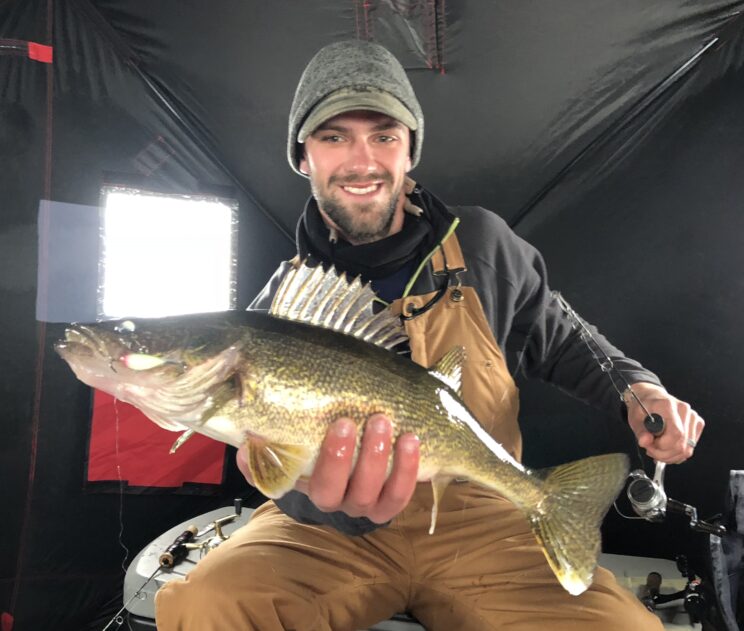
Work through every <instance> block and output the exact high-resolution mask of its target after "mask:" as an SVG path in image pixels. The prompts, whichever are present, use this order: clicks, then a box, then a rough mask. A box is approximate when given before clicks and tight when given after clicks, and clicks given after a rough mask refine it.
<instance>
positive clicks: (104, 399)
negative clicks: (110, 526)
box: [88, 390, 225, 488]
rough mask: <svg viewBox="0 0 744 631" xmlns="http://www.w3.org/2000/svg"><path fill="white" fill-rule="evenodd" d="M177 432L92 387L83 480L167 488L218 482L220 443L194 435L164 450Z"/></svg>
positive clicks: (221, 458)
mask: <svg viewBox="0 0 744 631" xmlns="http://www.w3.org/2000/svg"><path fill="white" fill-rule="evenodd" d="M117 418H118V421H117ZM117 425H118V432H117ZM117 433H118V445H117ZM178 436H179V434H178V433H177V432H168V431H166V430H164V429H161V428H160V427H158V426H157V425H156V424H155V423H153V422H152V421H151V420H150V419H148V418H147V417H146V416H145V415H144V414H142V412H140V411H139V410H138V409H137V408H135V407H133V406H131V405H129V404H128V403H122V402H121V401H116V400H115V399H114V398H113V397H112V396H111V395H109V394H106V393H104V392H100V391H98V390H96V391H95V394H94V398H93V422H92V424H91V435H90V451H89V454H88V481H89V482H100V481H118V480H120V479H121V480H125V481H126V482H127V484H128V485H129V486H142V487H167V488H173V487H179V486H181V485H183V484H184V483H186V482H191V483H199V484H220V483H221V482H222V476H223V468H224V464H225V445H224V443H220V442H217V441H215V440H212V439H210V438H207V437H206V436H201V435H199V434H195V435H194V436H192V437H191V438H190V439H189V440H187V441H186V442H185V443H184V444H183V445H181V447H180V448H179V449H178V451H177V452H176V453H175V454H170V453H169V451H170V448H171V446H172V445H173V443H174V442H175V440H176V438H178ZM117 465H118V466H117Z"/></svg>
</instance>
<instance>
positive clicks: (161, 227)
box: [99, 189, 236, 318]
mask: <svg viewBox="0 0 744 631" xmlns="http://www.w3.org/2000/svg"><path fill="white" fill-rule="evenodd" d="M102 206H103V208H102V222H101V228H102V235H101V238H102V250H101V261H100V265H101V267H100V272H101V273H100V275H99V278H100V283H101V285H100V287H99V311H100V315H101V316H102V317H104V318H120V317H161V316H167V315H180V314H186V313H204V312H208V311H223V310H227V309H231V308H233V307H234V303H235V291H234V287H235V265H234V257H235V253H234V251H233V249H234V244H235V242H236V239H235V230H236V209H235V207H234V206H231V205H229V204H228V203H226V202H225V201H224V200H219V199H215V198H193V197H182V196H175V195H156V194H152V193H143V192H141V191H134V190H127V189H109V190H105V189H104V192H103V204H102Z"/></svg>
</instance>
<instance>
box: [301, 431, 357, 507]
mask: <svg viewBox="0 0 744 631" xmlns="http://www.w3.org/2000/svg"><path fill="white" fill-rule="evenodd" d="M355 445H356V426H355V425H354V423H353V422H352V421H351V420H350V419H347V418H341V419H338V420H337V421H335V422H334V423H333V425H331V428H330V429H329V430H328V432H327V433H326V435H325V439H324V440H323V445H322V446H321V449H320V454H319V455H318V461H317V462H316V464H315V469H314V470H313V474H312V476H310V480H309V482H308V487H307V494H308V496H309V497H310V499H311V500H312V502H313V504H315V505H316V506H317V507H318V508H319V509H320V510H322V511H327V512H328V511H334V510H337V508H338V507H339V506H340V505H341V503H342V502H343V500H344V495H345V494H346V487H347V484H348V481H349V475H350V474H351V468H352V462H353V457H354V447H355Z"/></svg>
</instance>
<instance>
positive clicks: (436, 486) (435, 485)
mask: <svg viewBox="0 0 744 631" xmlns="http://www.w3.org/2000/svg"><path fill="white" fill-rule="evenodd" d="M450 482H452V478H451V477H449V476H443V475H435V476H434V477H433V478H432V479H431V490H432V491H433V492H434V505H433V506H432V507H431V526H429V534H430V535H433V534H434V529H435V528H436V526H437V515H438V514H439V501H440V500H441V499H442V495H444V490H445V489H446V488H447V486H448V485H449V483H450Z"/></svg>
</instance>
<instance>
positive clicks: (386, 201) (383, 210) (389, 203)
mask: <svg viewBox="0 0 744 631" xmlns="http://www.w3.org/2000/svg"><path fill="white" fill-rule="evenodd" d="M369 179H377V180H381V181H382V186H383V187H386V186H388V187H392V185H393V178H392V177H391V176H390V174H385V175H384V176H379V175H376V176H374V177H372V178H370V177H369V176H368V177H367V178H365V181H368V180H369ZM358 183H360V179H359V178H338V177H331V178H330V179H329V181H328V185H329V186H328V188H329V189H330V188H331V185H333V184H340V185H342V186H343V185H344V184H348V185H353V184H358ZM310 186H311V189H312V192H313V197H315V200H316V201H317V202H318V206H319V208H320V209H321V210H322V211H323V212H324V213H325V214H326V215H328V217H329V218H330V219H331V221H333V223H334V224H336V226H338V229H339V230H340V231H341V233H342V234H343V236H345V237H346V239H347V240H348V241H350V242H352V243H355V244H362V243H372V242H373V241H379V240H380V239H384V238H385V237H387V236H388V234H389V232H390V226H391V225H392V223H393V218H394V217H395V208H396V206H397V205H398V199H399V198H400V192H401V189H402V187H403V184H402V183H401V185H400V186H398V188H397V190H391V192H390V195H389V196H388V197H386V198H383V199H379V200H375V201H372V202H358V203H355V202H353V201H351V202H344V201H342V200H341V199H340V198H339V196H338V195H334V194H333V193H326V192H325V191H323V190H322V189H321V187H320V186H319V185H318V183H317V182H315V181H313V179H312V178H311V180H310Z"/></svg>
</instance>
